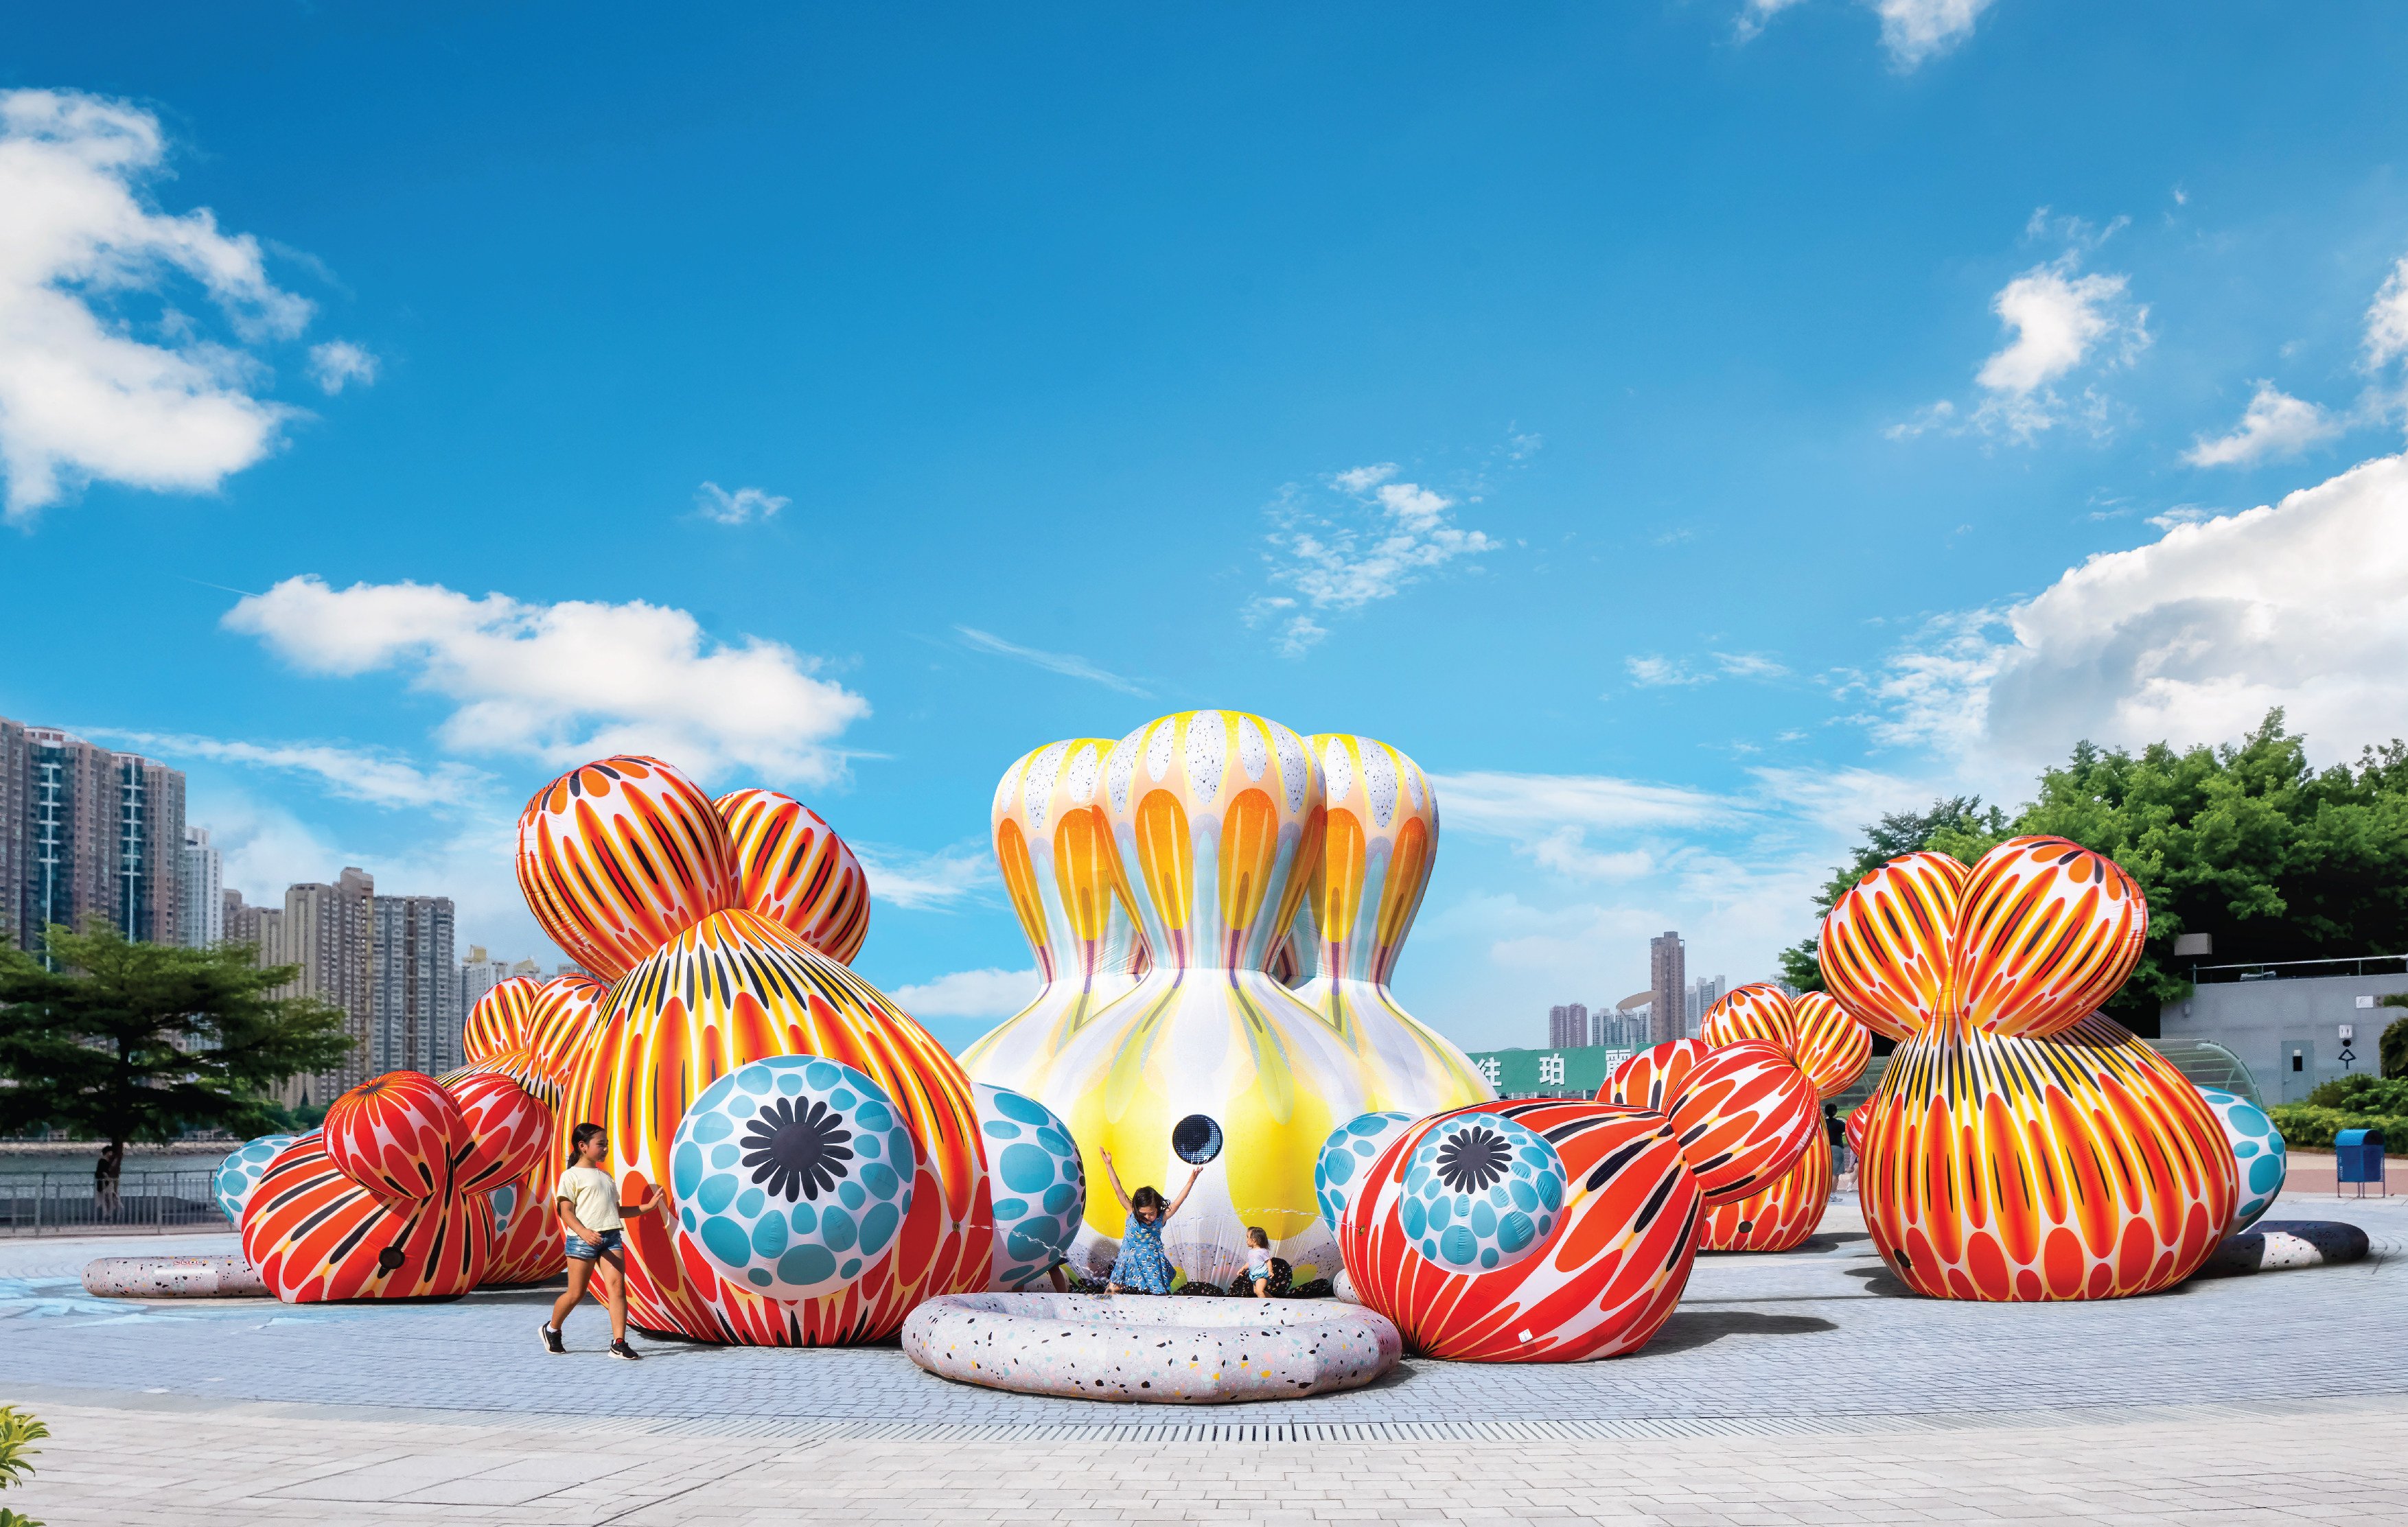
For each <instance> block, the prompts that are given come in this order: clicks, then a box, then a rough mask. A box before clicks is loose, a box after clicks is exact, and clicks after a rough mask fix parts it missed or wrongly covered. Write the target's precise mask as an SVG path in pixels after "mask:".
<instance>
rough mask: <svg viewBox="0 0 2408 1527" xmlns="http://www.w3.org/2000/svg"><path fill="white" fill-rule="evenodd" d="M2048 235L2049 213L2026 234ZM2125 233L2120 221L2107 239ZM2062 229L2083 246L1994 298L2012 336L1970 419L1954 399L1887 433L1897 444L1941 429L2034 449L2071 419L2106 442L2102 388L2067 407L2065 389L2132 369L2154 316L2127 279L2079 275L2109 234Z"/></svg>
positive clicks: (1990, 369) (2038, 215) (1981, 378)
mask: <svg viewBox="0 0 2408 1527" xmlns="http://www.w3.org/2000/svg"><path fill="white" fill-rule="evenodd" d="M2050 226H2052V224H2050V223H2049V221H2048V218H2047V209H2046V208H2042V210H2040V211H2038V212H2035V213H2033V214H2032V223H2031V227H2030V229H2028V230H2027V231H2028V232H2029V233H2039V232H2042V231H2044V230H2046V229H2047V228H2049V227H2050ZM2121 226H2122V223H2121V221H2120V220H2119V221H2117V222H2116V223H2115V224H2114V225H2113V226H2111V227H2110V229H2109V230H2108V232H2109V233H2113V232H2114V228H2116V227H2121ZM2062 227H2063V230H2064V231H2065V233H2066V234H2067V235H2068V236H2069V237H2071V238H2072V239H2073V240H2074V241H2075V242H2076V243H2077V245H2078V246H2081V247H2077V248H2075V249H2071V250H2067V251H2066V252H2065V253H2064V254H2062V255H2060V256H2058V257H2057V259H2055V260H2053V261H2051V262H2049V263H2048V264H2043V265H2034V266H2033V267H2032V268H2031V269H2029V270H2027V271H2025V272H2023V273H2022V274H2021V275H2019V276H2017V277H2015V278H2014V279H2013V280H2010V281H2009V282H2008V283H2007V284H2006V285H2005V286H2003V287H2001V288H2000V289H1999V292H1998V294H1997V295H1996V296H1994V297H1992V298H1991V299H1990V310H1991V311H1992V312H1994V313H1996V314H1997V315H1998V316H1999V321H2000V324H2002V325H2003V326H2004V327H2005V328H2006V329H2007V331H2008V333H2009V337H2008V339H2007V342H2006V343H2005V344H2003V345H2001V346H2000V348H1999V349H1998V350H1996V351H1994V352H1993V353H1992V354H1991V355H1990V357H1989V358H1988V359H1987V360H1985V361H1984V362H1983V363H1982V367H1981V369H1980V370H1979V371H1978V372H1976V373H1975V374H1974V378H1973V380H1974V383H1975V385H1977V386H1978V387H1979V388H1980V389H1981V391H1982V397H1981V400H1980V402H1979V403H1978V404H1977V405H1976V406H1975V407H1973V408H1972V409H1971V412H1970V413H1969V412H1965V411H1963V410H1960V409H1959V408H1958V407H1957V405H1956V404H1954V403H1952V402H1949V401H1948V400H1946V399H1942V400H1941V401H1940V402H1938V403H1934V404H1931V405H1929V406H1928V407H1925V408H1922V409H1919V410H1917V412H1916V413H1915V414H1914V417H1913V418H1911V419H1909V420H1907V421H1905V422H1902V423H1899V424H1893V425H1891V426H1890V427H1889V429H1888V430H1887V431H1885V434H1887V435H1888V436H1889V437H1890V438H1891V439H1893V440H1899V439H1907V438H1911V437H1913V436H1914V435H1921V434H1923V433H1925V432H1926V431H1928V430H1934V429H1938V430H1945V431H1947V432H1948V433H1950V434H1961V433H1964V432H1965V431H1968V430H1971V431H1974V432H1977V433H1980V434H1983V435H2006V436H2008V437H2009V438H2011V439H2014V440H2016V441H2028V440H2029V439H2030V438H2031V437H2032V436H2034V435H2038V434H2040V433H2041V432H2042V431H2043V430H2048V429H2052V428H2054V427H2056V426H2057V425H2058V424H2060V423H2063V422H2065V421H2068V420H2070V419H2081V420H2085V421H2088V422H2089V424H2090V426H2091V428H2092V430H2093V431H2094V432H2095V433H2099V434H2104V433H2106V430H2107V423H2108V416H2109V400H2108V399H2107V398H2106V397H2105V396H2104V395H2103V394H2101V393H2100V392H2099V391H2098V389H2097V388H2096V387H2095V386H2091V387H2086V388H2085V389H2084V390H2083V391H2082V392H2080V393H2078V394H2077V395H2076V396H2075V397H2073V398H2071V399H2068V398H2065V397H2063V396H2061V395H2059V393H2058V392H2057V383H2058V382H2061V381H2065V380H2067V379H2068V378H2071V376H2072V375H2073V374H2074V373H2075V372H2077V371H2079V370H2082V369H2083V368H2084V367H2085V366H2087V367H2091V368H2093V369H2094V370H2098V371H2105V370H2112V369H2114V368H2115V367H2117V366H2122V365H2128V364H2131V363H2132V361H2133V360H2134V359H2135V358H2137V357H2138V356H2139V355H2140V353H2141V352H2142V351H2143V350H2146V349H2148V347H2149V340H2150V336H2149V309H2148V308H2147V307H2145V306H2143V305H2137V304H2135V303H2133V302H2132V301H2131V300H2130V297H2129V285H2130V282H2129V278H2127V277H2124V276H2116V275H2104V274H2096V273H2094V274H2091V275H2086V276H2085V275H2082V274H2079V272H2078V266H2079V264H2080V261H2081V256H2082V248H2085V247H2086V248H2095V247H2096V246H2097V244H2098V243H2099V242H2100V241H2101V240H2102V239H2103V237H2104V236H2105V235H2100V234H2098V233H2096V231H2094V230H2091V229H2089V228H2088V227H2087V225H2085V224H2083V223H2081V222H2080V221H2075V220H2069V221H2066V222H2065V223H2064V224H2063V225H2062Z"/></svg>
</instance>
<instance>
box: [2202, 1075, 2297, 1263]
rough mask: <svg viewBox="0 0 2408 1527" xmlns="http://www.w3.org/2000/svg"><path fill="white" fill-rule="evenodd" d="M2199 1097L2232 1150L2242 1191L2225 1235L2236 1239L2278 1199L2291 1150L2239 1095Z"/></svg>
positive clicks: (2262, 1113) (2209, 1092)
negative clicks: (2221, 1129) (2220, 1127)
mask: <svg viewBox="0 0 2408 1527" xmlns="http://www.w3.org/2000/svg"><path fill="white" fill-rule="evenodd" d="M2199 1095H2200V1097H2203V1098H2205V1099H2206V1100H2207V1106H2208V1109H2209V1111H2211V1112H2213V1113H2214V1115H2215V1121H2216V1122H2217V1123H2218V1124H2220V1125H2222V1126H2223V1127H2224V1142H2225V1144H2226V1145H2227V1146H2229V1147H2230V1148H2231V1150H2232V1163H2233V1171H2234V1172H2235V1173H2236V1174H2237V1175H2238V1177H2239V1179H2240V1183H2241V1187H2240V1191H2239V1196H2238V1199H2237V1201H2236V1202H2235V1203H2234V1205H2233V1208H2232V1223H2231V1224H2230V1225H2229V1226H2227V1227H2226V1228H2225V1232H2224V1233H2225V1234H2227V1235H2238V1234H2241V1233H2242V1232H2243V1231H2244V1230H2247V1229H2248V1228H2249V1227H2250V1226H2251V1225H2254V1224H2256V1223H2257V1221H2258V1220H2261V1219H2263V1218H2265V1215H2266V1211H2267V1210H2268V1209H2271V1208H2272V1207H2273V1206H2274V1200H2275V1199H2276V1198H2277V1197H2279V1196H2281V1194H2282V1192H2283V1179H2284V1177H2286V1176H2287V1175H2288V1174H2289V1171H2290V1147H2289V1146H2288V1145H2287V1144H2286V1142H2285V1141H2284V1139H2283V1132H2282V1131H2281V1130H2278V1129H2276V1128H2275V1127H2274V1120H2272V1119H2271V1118H2269V1117H2267V1114H2266V1110H2265V1109H2263V1108H2261V1107H2259V1106H2257V1105H2256V1104H2255V1103H2252V1102H2250V1101H2249V1100H2248V1099H2247V1098H2245V1097H2243V1096H2242V1095H2241V1094H2240V1093H2238V1092H2226V1091H2225V1090H2224V1089H2222V1088H2220V1087H2202V1088H2200V1090H2199Z"/></svg>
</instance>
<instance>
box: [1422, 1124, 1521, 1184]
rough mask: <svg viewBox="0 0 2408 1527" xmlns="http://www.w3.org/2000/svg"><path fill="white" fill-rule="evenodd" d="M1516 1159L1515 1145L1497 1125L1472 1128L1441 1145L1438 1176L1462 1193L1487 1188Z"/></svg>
mask: <svg viewBox="0 0 2408 1527" xmlns="http://www.w3.org/2000/svg"><path fill="white" fill-rule="evenodd" d="M1512 1163H1513V1148H1512V1146H1510V1145H1507V1144H1506V1143H1505V1136H1503V1135H1499V1134H1498V1133H1497V1132H1496V1131H1495V1130H1493V1129H1468V1130H1463V1131H1460V1132H1459V1133H1457V1134H1454V1135H1448V1136H1447V1137H1446V1142H1445V1143H1444V1144H1443V1145H1441V1146H1440V1147H1439V1148H1438V1179H1439V1180H1440V1181H1441V1182H1443V1183H1445V1184H1446V1185H1447V1188H1448V1189H1449V1191H1451V1192H1458V1193H1478V1192H1487V1191H1488V1189H1489V1187H1490V1186H1491V1185H1492V1184H1494V1183H1495V1182H1496V1181H1497V1179H1498V1178H1499V1177H1503V1176H1504V1175H1505V1169H1506V1168H1507V1167H1509V1166H1511V1165H1512Z"/></svg>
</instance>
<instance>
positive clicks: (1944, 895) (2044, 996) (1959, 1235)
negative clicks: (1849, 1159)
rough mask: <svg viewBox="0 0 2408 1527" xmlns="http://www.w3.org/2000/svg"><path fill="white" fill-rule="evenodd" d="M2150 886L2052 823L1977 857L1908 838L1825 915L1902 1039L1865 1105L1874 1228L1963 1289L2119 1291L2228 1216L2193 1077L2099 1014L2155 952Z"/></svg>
mask: <svg viewBox="0 0 2408 1527" xmlns="http://www.w3.org/2000/svg"><path fill="white" fill-rule="evenodd" d="M2147 926H2148V908H2147V906H2146V905H2145V904H2144V903H2143V899H2142V896H2141V890H2140V887H2139V886H2137V885H2135V884H2134V883H2133V881H2132V879H2131V878H2130V877H2129V876H2128V875H2126V874H2125V873H2124V871H2123V869H2122V868H2121V866H2119V865H2117V864H2116V863H2114V861H2112V860H2109V859H2107V858H2104V857H2102V856H2101V855H2099V854H2096V853H2092V852H2091V851H2089V850H2088V849H2084V848H2081V847H2080V846H2078V845H2076V844H2074V843H2071V842H2069V841H2067V840H2066V839H2064V838H2058V837H2021V838H2015V839H2013V840H2011V841H2009V842H2006V843H2002V844H2000V845H1999V847H1997V848H1996V849H1991V850H1990V851H1989V852H1988V853H1987V854H1985V855H1984V856H1983V857H1982V859H1981V862H1980V863H1976V864H1975V865H1973V866H1972V867H1971V869H1968V868H1967V867H1966V866H1965V865H1963V864H1961V863H1958V862H1957V861H1956V860H1954V859H1951V858H1949V857H1947V856H1946V855H1943V854H1936V853H1916V854H1908V855H1906V856H1904V857H1903V858H1899V859H1893V860H1891V861H1890V862H1889V863H1886V864H1885V865H1883V866H1882V867H1881V868H1879V869H1877V870H1874V871H1873V872H1872V873H1871V874H1870V875H1868V876H1866V877H1865V878H1863V879H1861V880H1859V881H1858V882H1857V883H1856V887H1855V889H1853V890H1851V891H1850V892H1848V893H1847V894H1845V895H1843V896H1842V897H1841V898H1840V900H1839V901H1838V903H1837V904H1835V905H1834V906H1832V908H1831V911H1830V915H1829V916H1828V918H1826V919H1825V920H1824V923H1823V937H1822V950H1821V953H1822V967H1823V979H1824V983H1825V985H1826V986H1828V988H1829V990H1830V992H1831V994H1832V995H1833V996H1834V997H1836V998H1837V999H1838V1000H1839V1002H1840V1004H1841V1006H1843V1007H1845V1008H1846V1009H1847V1010H1848V1011H1849V1012H1850V1013H1851V1014H1853V1015H1855V1016H1856V1018H1857V1019H1859V1020H1862V1021H1863V1022H1865V1023H1866V1024H1868V1025H1870V1026H1871V1028H1873V1029H1874V1030H1876V1031H1877V1032H1879V1033H1882V1034H1886V1035H1890V1036H1891V1037H1892V1038H1894V1039H1897V1040H1898V1041H1899V1048H1898V1050H1897V1052H1896V1053H1895V1054H1893V1055H1892V1056H1891V1057H1890V1061H1889V1065H1888V1067H1887V1068H1886V1069H1885V1071H1884V1072H1883V1074H1882V1081H1881V1086H1880V1087H1879V1089H1878V1090H1877V1091H1876V1092H1874V1094H1873V1097H1872V1099H1871V1102H1870V1104H1869V1105H1868V1106H1867V1108H1866V1110H1865V1125H1864V1129H1863V1137H1862V1143H1861V1145H1860V1146H1859V1148H1858V1149H1859V1154H1860V1157H1861V1161H1860V1164H1859V1168H1858V1177H1857V1181H1858V1192H1859V1196H1860V1198H1861V1200H1862V1203H1863V1206H1864V1211H1865V1223H1866V1225H1867V1228H1869V1229H1870V1230H1871V1232H1872V1237H1873V1242H1874V1245H1875V1246H1876V1247H1878V1248H1879V1249H1880V1250H1881V1253H1882V1255H1883V1256H1884V1257H1885V1259H1886V1260H1887V1261H1888V1263H1889V1265H1890V1267H1891V1269H1892V1270H1893V1271H1895V1272H1896V1273H1897V1275H1898V1276H1899V1277H1900V1278H1901V1279H1903V1280H1904V1281H1905V1282H1906V1283H1907V1284H1908V1285H1909V1286H1911V1287H1913V1288H1914V1289H1915V1290H1917V1291H1919V1292H1923V1293H1927V1294H1931V1295H1934V1296H1936V1297H1941V1298H1949V1299H1988V1300H2044V1299H2103V1298H2113V1297H2117V1296H2121V1295H2125V1294H2134V1293H2146V1292H2150V1291H2152V1290H2156V1289H2162V1288H2165V1287H2168V1286H2169V1285H2171V1284H2173V1283H2178V1282H2180V1281H2181V1280H2182V1279H2184V1278H2186V1277H2189V1276H2190V1275H2191V1273H2192V1272H2193V1271H2195V1270H2196V1269H2197V1268H2198V1267H2199V1265H2200V1263H2202V1262H2204V1261H2205V1260H2206V1258H2207V1256H2208V1253H2209V1252H2211V1251H2213V1250H2214V1248H2215V1245H2216V1242H2217V1241H2218V1240H2219V1239H2220V1238H2221V1237H2222V1236H2223V1234H2224V1233H2225V1230H2226V1228H2227V1226H2229V1224H2230V1223H2231V1222H2232V1220H2233V1211H2234V1204H2235V1197H2236V1192H2235V1190H2236V1180H2235V1179H2236V1168H2235V1161H2234V1153H2233V1151H2232V1150H2231V1149H2228V1147H2227V1145H2226V1141H2225V1135H2224V1132H2223V1129H2222V1127H2221V1126H2220V1125H2219V1124H2218V1123H2217V1121H2216V1120H2215V1117H2214V1113H2213V1112H2212V1111H2211V1110H2210V1108H2209V1106H2208V1104H2207V1102H2206V1100H2205V1099H2204V1098H2202V1097H2201V1096H2200V1092H2199V1090H2198V1089H2197V1088H2196V1087H2194V1086H2192V1085H2191V1084H2190V1082H2189V1081H2187V1080H2186V1079H2185V1078H2184V1077H2183V1075H2182V1073H2180V1072H2179V1071H2177V1070H2175V1069H2174V1067H2173V1066H2172V1065H2171V1063H2168V1062H2167V1061H2166V1060H2165V1059H2164V1058H2162V1057H2161V1056H2159V1055H2158V1054H2157V1051H2155V1050H2153V1049H2150V1048H2149V1047H2148V1046H2146V1045H2144V1044H2143V1043H2142V1042H2141V1041H2140V1040H2139V1039H2137V1038H2135V1037H2134V1036H2133V1035H2132V1033H2131V1031H2130V1030H2128V1029H2126V1028H2125V1027H2123V1026H2122V1025H2121V1024H2119V1023H2116V1022H2114V1020H2110V1019H2108V1018H2106V1017H2104V1016H2102V1015H2100V1013H2099V1012H2098V1010H2097V1009H2098V1007H2099V1006H2100V1004H2101V1003H2103V1002H2105V1001H2106V1000H2107V999H2108V998H2109V997H2110V996H2112V995H2113V994H2114V992H2115V990H2116V988H2118V987H2119V986H2121V985H2122V984H2123V982H2124V979H2125V978H2126V977H2127V976H2128V975H2129V974H2130V973H2131V970H2132V966H2133V964H2134V963H2136V962H2137V961H2138V960H2139V958H2140V953H2141V940H2142V937H2143V934H2144V933H2145V932H2146V929H2147Z"/></svg>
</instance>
